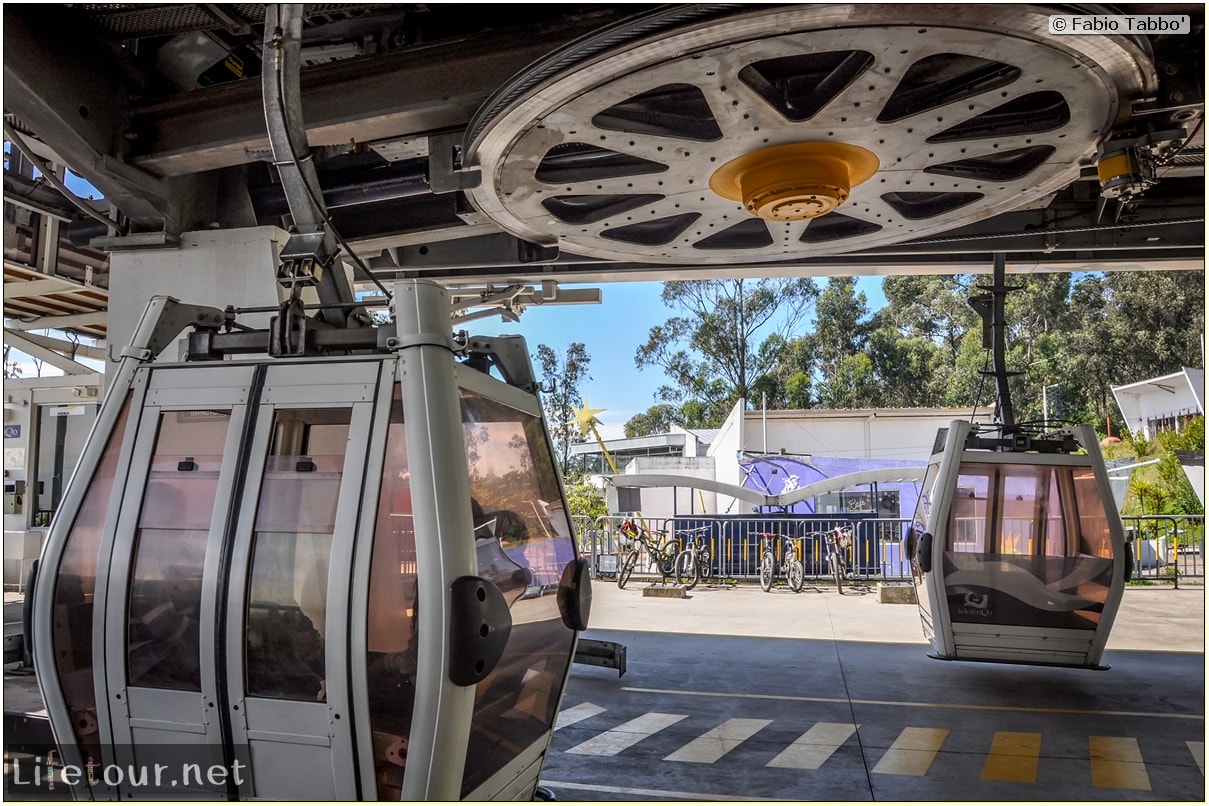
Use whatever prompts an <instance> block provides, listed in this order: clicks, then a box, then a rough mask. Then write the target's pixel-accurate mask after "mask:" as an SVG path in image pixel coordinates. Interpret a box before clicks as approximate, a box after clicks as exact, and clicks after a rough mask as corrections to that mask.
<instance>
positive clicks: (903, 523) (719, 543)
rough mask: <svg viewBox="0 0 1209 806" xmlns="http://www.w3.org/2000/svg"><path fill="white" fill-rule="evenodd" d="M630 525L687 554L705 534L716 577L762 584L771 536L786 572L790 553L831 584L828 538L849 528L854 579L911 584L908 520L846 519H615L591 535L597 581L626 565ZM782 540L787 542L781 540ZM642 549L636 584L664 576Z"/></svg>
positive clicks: (606, 519) (600, 522)
mask: <svg viewBox="0 0 1209 806" xmlns="http://www.w3.org/2000/svg"><path fill="white" fill-rule="evenodd" d="M627 517H635V518H636V519H638V520H639V522H640V523H642V524H644V526H645V528H646V529H647V530H648V531H649V532H650V533H651V534H652V536H653V537H654V538H655V540H656V542H657V543H658V542H662V540H663V539H665V538H672V539H674V540H675V541H676V544H677V548H678V549H679V550H683V549H684V548H685V547H686V544H687V541H689V540H691V539H693V537H694V536H695V535H696V534H697V532H696V530H698V529H700V528H702V527H706V531H705V535H706V541H707V545H708V546H709V548H710V555H711V558H712V570H713V576H714V577H716V578H718V579H721V580H724V581H725V580H735V581H739V580H743V581H750V580H757V579H759V576H760V557H761V552H762V548H763V545H764V541H765V537H766V536H767V535H772V536H773V537H772V538H771V544H772V548H773V552H774V558H775V560H776V562H777V564H778V567H779V566H780V564H781V562H782V561H783V559H784V556H783V553H784V551H785V550H786V548H787V547H792V550H793V551H794V552H795V553H796V554H797V556H798V559H799V560H801V561H802V565H803V568H804V570H805V575H806V577H807V578H808V579H823V578H826V577H827V576H828V570H829V569H828V567H827V549H826V542H825V538H824V534H825V533H826V532H827V531H828V530H831V529H834V528H835V527H836V526H843V527H847V528H848V529H850V530H851V534H852V537H853V540H852V544H851V547H850V548H849V556H848V558H847V559H848V565H849V570H850V577H851V578H854V579H860V580H867V581H902V580H907V579H909V578H910V564H909V563H908V562H907V561H906V558H905V557H904V556H903V554H902V546H903V536H904V532H905V529H906V527H907V526H908V525H909V524H910V520H909V519H900V518H868V517H853V516H849V515H841V516H826V515H823V516H791V515H789V516H787V515H767V516H751V517H748V516H726V515H693V516H685V517H678V518H661V519H651V518H647V519H642V518H638V516H628V515H610V516H602V517H600V518H597V519H596V521H595V522H594V524H593V527H592V529H591V530H590V531H589V540H590V546H589V547H588V548H587V549H586V550H585V551H584V554H585V556H589V557H590V558H591V567H592V570H593V574H594V576H596V577H598V578H604V579H611V578H614V575H615V574H616V569H617V568H618V567H619V566H620V565H621V562H622V560H623V559H624V558H625V554H626V553H627V552H628V551H629V550H630V548H631V545H632V544H631V542H630V541H627V540H626V539H625V538H623V537H622V536H621V535H620V533H619V532H618V527H619V526H620V525H621V523H622V522H623V521H624V520H625V519H626V518H627ZM779 538H788V539H787V540H786V539H779ZM633 545H634V546H635V547H637V548H638V549H639V556H638V562H637V564H636V566H635V569H634V574H635V575H636V576H659V572H658V570H657V569H656V568H655V567H654V563H653V561H652V559H651V558H650V556H649V552H647V550H646V548H645V547H644V546H642V545H641V544H640V543H637V544H633Z"/></svg>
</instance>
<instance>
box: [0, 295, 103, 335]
mask: <svg viewBox="0 0 1209 806" xmlns="http://www.w3.org/2000/svg"><path fill="white" fill-rule="evenodd" d="M6 287H7V285H6ZM108 318H109V313H108V312H107V311H92V312H90V313H73V314H68V315H66V316H36V317H33V318H31V319H15V318H12V317H9V318H6V319H5V320H4V328H5V330H74V329H77V328H86V327H95V326H97V325H100V326H101V327H104V326H105V322H106V320H107V319H108Z"/></svg>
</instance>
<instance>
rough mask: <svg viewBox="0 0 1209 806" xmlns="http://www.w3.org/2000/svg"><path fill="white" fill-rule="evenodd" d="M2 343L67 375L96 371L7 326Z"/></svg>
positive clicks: (87, 373)
mask: <svg viewBox="0 0 1209 806" xmlns="http://www.w3.org/2000/svg"><path fill="white" fill-rule="evenodd" d="M4 343H5V344H6V345H8V346H9V347H12V348H13V349H14V350H19V351H20V352H23V353H25V354H26V355H28V356H31V357H33V358H36V359H38V360H39V361H45V362H46V363H47V364H50V365H51V366H52V367H56V368H58V369H61V370H62V371H63V372H64V373H66V374H67V375H92V374H94V373H96V369H94V368H93V367H86V366H84V365H83V364H80V363H77V362H75V361H72V360H71V359H70V358H67V357H66V356H63V355H60V354H59V353H58V352H56V351H55V350H52V349H50V348H48V347H44V346H42V345H41V344H38V343H37V342H35V341H33V340H32V339H30V338H29V337H28V336H27V335H25V334H22V333H17V332H15V331H12V330H9V329H8V328H5V329H4Z"/></svg>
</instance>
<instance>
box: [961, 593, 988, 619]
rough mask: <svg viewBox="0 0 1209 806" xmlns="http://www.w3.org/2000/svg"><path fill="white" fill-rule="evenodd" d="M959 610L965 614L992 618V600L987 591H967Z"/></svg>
mask: <svg viewBox="0 0 1209 806" xmlns="http://www.w3.org/2000/svg"><path fill="white" fill-rule="evenodd" d="M957 612H958V613H960V614H961V615H963V616H979V617H980V618H990V617H991V614H992V612H993V611H992V610H991V607H990V600H989V599H988V597H987V595H986V594H985V593H967V594H966V598H965V601H964V602H962V604H961V607H959V608H958V609H957Z"/></svg>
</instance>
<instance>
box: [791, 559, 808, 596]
mask: <svg viewBox="0 0 1209 806" xmlns="http://www.w3.org/2000/svg"><path fill="white" fill-rule="evenodd" d="M805 581H806V569H805V568H803V567H802V563H801V562H799V561H798V560H796V559H795V560H790V562H789V589H790V590H792V591H793V592H794V593H801V592H802V583H803V582H805Z"/></svg>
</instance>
